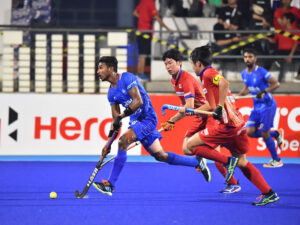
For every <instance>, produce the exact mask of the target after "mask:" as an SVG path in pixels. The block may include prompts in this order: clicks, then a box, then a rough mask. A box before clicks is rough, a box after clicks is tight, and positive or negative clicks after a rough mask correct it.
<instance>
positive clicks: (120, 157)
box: [108, 149, 127, 187]
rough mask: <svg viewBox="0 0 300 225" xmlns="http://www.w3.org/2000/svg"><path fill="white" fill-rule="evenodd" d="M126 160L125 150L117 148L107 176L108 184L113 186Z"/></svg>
mask: <svg viewBox="0 0 300 225" xmlns="http://www.w3.org/2000/svg"><path fill="white" fill-rule="evenodd" d="M126 160H127V151H126V150H121V149H119V150H118V154H117V157H116V158H115V161H114V165H113V167H112V170H111V173H110V176H109V178H108V180H109V182H110V184H111V185H112V186H113V187H114V186H115V183H116V181H117V180H118V178H119V175H120V173H121V171H122V169H123V166H124V165H125V162H126Z"/></svg>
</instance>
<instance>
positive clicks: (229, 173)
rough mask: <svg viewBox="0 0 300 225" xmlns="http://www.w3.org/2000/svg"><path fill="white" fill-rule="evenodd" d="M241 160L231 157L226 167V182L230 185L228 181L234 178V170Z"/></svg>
mask: <svg viewBox="0 0 300 225" xmlns="http://www.w3.org/2000/svg"><path fill="white" fill-rule="evenodd" d="M238 161H239V159H238V158H236V157H233V156H230V157H229V162H228V164H227V165H226V168H227V174H226V176H225V180H226V182H227V183H228V181H229V180H230V179H231V177H232V176H233V173H234V169H235V167H236V166H237V164H238Z"/></svg>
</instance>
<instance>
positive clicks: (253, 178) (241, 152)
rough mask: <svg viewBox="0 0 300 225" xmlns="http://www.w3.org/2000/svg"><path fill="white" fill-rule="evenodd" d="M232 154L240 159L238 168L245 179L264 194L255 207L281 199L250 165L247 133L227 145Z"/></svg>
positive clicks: (242, 133) (255, 203)
mask: <svg viewBox="0 0 300 225" xmlns="http://www.w3.org/2000/svg"><path fill="white" fill-rule="evenodd" d="M227 146H228V148H229V149H230V151H231V153H232V154H233V155H234V156H235V157H237V158H239V161H238V167H239V168H240V169H241V171H242V172H243V174H244V175H245V177H247V178H248V180H249V181H250V182H251V183H253V184H254V185H255V186H256V187H257V188H258V189H259V190H260V191H261V193H262V195H263V198H262V199H261V200H260V201H258V202H253V204H254V205H266V204H268V203H271V202H274V201H277V200H278V199H279V197H278V196H277V194H276V193H275V192H274V191H273V190H272V189H271V187H270V186H269V185H268V183H267V182H266V181H265V179H264V177H263V176H262V174H261V173H260V171H259V170H258V169H257V168H256V167H255V166H254V165H253V164H252V163H250V162H249V161H248V160H247V158H246V153H247V151H248V150H249V147H250V146H249V142H248V138H247V135H246V131H242V132H241V134H240V135H237V136H236V137H235V138H234V139H233V140H232V142H231V143H230V144H228V145H227Z"/></svg>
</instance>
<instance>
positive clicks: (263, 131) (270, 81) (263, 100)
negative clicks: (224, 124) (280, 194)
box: [236, 49, 284, 168]
mask: <svg viewBox="0 0 300 225" xmlns="http://www.w3.org/2000/svg"><path fill="white" fill-rule="evenodd" d="M256 59H257V58H256V53H255V51H254V50H252V49H246V50H244V62H245V64H246V65H247V68H246V69H244V70H243V71H242V79H243V81H244V83H245V86H244V88H243V89H242V90H241V91H240V93H239V94H237V95H236V96H242V95H246V94H248V93H249V92H250V93H251V94H252V95H255V96H256V97H255V98H253V104H254V108H253V110H252V112H251V114H250V116H249V119H248V122H247V133H248V136H249V137H253V138H259V137H262V138H263V139H264V142H265V143H266V146H267V148H268V149H269V151H270V153H271V155H272V160H271V161H270V162H269V163H266V164H264V167H270V168H275V167H282V166H283V163H282V161H281V159H280V158H279V157H278V154H277V151H276V146H275V142H274V140H273V138H275V139H276V141H277V144H278V147H279V149H281V147H282V143H283V135H284V132H283V129H280V132H279V131H277V130H276V131H270V129H271V128H272V127H273V121H274V117H275V113H276V107H277V104H276V101H275V100H274V98H273V96H272V94H271V92H272V91H274V90H275V89H276V88H278V87H279V85H280V83H279V82H278V81H277V79H276V78H274V77H272V76H271V74H270V73H269V72H268V71H267V70H266V69H264V68H262V67H260V66H257V65H256Z"/></svg>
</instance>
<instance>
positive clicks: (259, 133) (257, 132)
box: [252, 130, 261, 138]
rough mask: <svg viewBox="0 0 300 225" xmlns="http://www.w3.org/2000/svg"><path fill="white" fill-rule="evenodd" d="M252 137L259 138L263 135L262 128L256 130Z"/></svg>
mask: <svg viewBox="0 0 300 225" xmlns="http://www.w3.org/2000/svg"><path fill="white" fill-rule="evenodd" d="M252 137H253V138H259V137H261V131H260V130H257V131H255V133H254V135H253V136H252Z"/></svg>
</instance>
